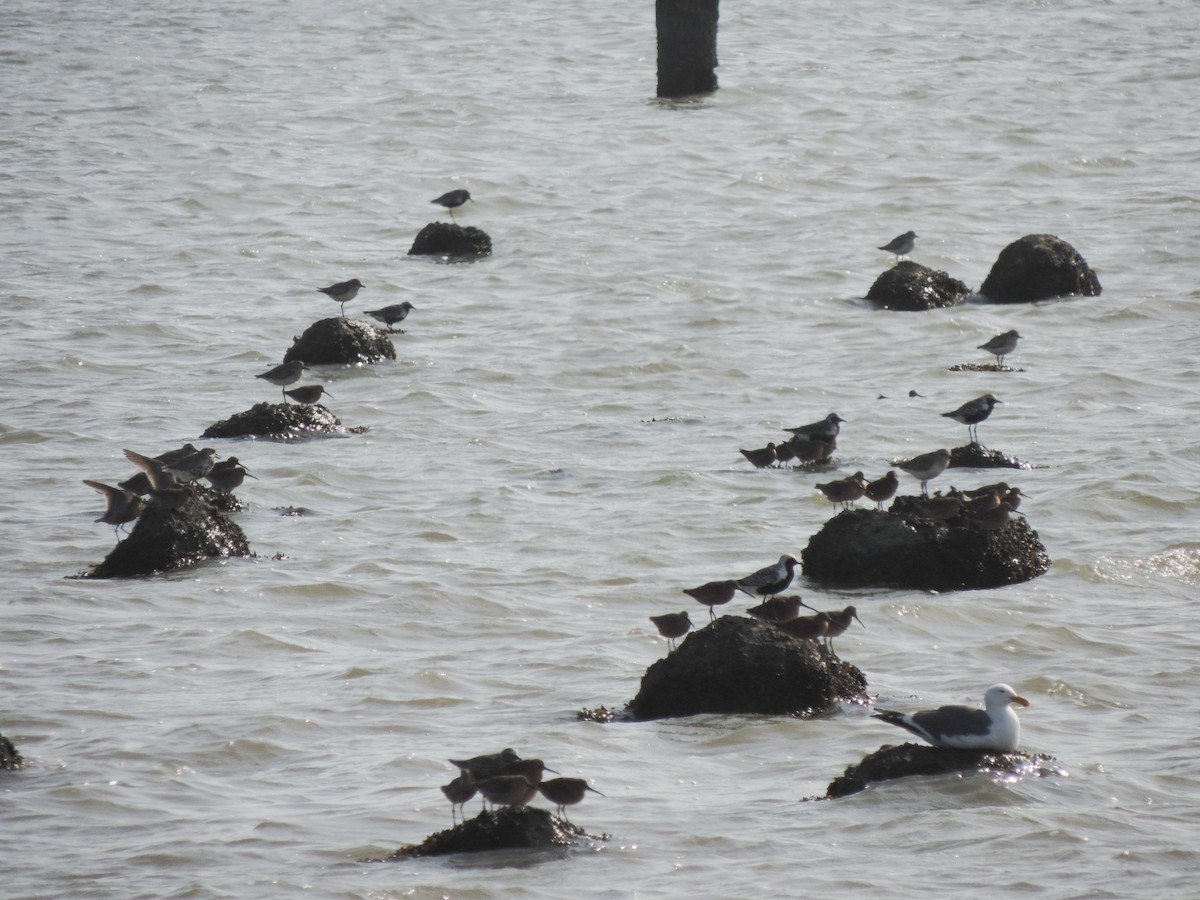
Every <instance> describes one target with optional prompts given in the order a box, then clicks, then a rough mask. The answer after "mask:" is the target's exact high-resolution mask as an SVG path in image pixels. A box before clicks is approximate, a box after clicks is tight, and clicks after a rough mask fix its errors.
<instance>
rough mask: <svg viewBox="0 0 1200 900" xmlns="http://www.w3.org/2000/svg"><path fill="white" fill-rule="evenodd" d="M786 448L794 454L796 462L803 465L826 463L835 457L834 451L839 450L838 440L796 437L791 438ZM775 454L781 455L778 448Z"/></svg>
mask: <svg viewBox="0 0 1200 900" xmlns="http://www.w3.org/2000/svg"><path fill="white" fill-rule="evenodd" d="M784 446H785V447H787V448H788V449H789V450H790V451H791V452H792V455H793V456H794V457H795V458H796V461H797V462H798V463H800V464H801V465H804V464H805V463H816V462H824V461H825V460H827V459H829V457H831V456H833V451H834V450H836V449H837V438H832V437H831V438H805V437H794V438H790V439H789V440H788V442H787V443H786V444H784ZM775 452H776V454H778V453H779V448H778V447H777V448H775Z"/></svg>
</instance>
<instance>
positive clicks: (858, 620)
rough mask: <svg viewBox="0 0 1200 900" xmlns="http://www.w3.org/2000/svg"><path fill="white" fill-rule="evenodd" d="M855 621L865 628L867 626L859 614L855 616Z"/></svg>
mask: <svg viewBox="0 0 1200 900" xmlns="http://www.w3.org/2000/svg"><path fill="white" fill-rule="evenodd" d="M854 621H855V622H857V623H858V624H859V625H862V627H863V628H866V627H867V626H866V625H863V620H862V619H860V618H859V617H858V616H855V617H854Z"/></svg>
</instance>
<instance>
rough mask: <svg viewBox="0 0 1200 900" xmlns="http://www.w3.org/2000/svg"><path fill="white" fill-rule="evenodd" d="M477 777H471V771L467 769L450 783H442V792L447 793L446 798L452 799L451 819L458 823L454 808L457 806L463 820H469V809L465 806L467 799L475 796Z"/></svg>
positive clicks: (452, 821)
mask: <svg viewBox="0 0 1200 900" xmlns="http://www.w3.org/2000/svg"><path fill="white" fill-rule="evenodd" d="M475 791H476V788H475V779H474V778H472V777H471V773H470V772H468V771H466V770H465V769H464V770H463V771H462V772H460V773H459V775H458V777H457V778H455V779H453V780H452V781H451V782H450V783H449V784H443V785H442V793H443V794H445V795H446V799H447V800H449V801H450V821H451V823H453V824H455V825H457V824H458V819H457V818H456V817H455V815H454V810H455V809H456V808H457V809H458V810H459V811H460V812H461V813H462V814H463V821H464V822H465V821H466V820H467V811H466V810H465V809H464V808H463V807H464V806H465V805H466V803H467V801H468V800H470V799H471V798H472V797H474V796H475Z"/></svg>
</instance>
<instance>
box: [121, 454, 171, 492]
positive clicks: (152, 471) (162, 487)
mask: <svg viewBox="0 0 1200 900" xmlns="http://www.w3.org/2000/svg"><path fill="white" fill-rule="evenodd" d="M123 452H124V454H125V458H126V459H127V460H129V461H130V462H131V463H133V464H134V465H135V466H137V467H138V468H139V469H141V470H142V472H143V473H144V474H145V476H146V478H148V479H149V481H150V493H154V492H155V491H167V490H171V489H173V488H177V487H179V481H178V480H177V479H176V478H175V476H174V475H172V474H171V473H170V472H168V471H167V466H166V464H165V463H163V462H160V461H159V460H157V459H151V458H150V457H148V456H143V455H142V454H140V453H137V452H135V451H133V450H125V451H123Z"/></svg>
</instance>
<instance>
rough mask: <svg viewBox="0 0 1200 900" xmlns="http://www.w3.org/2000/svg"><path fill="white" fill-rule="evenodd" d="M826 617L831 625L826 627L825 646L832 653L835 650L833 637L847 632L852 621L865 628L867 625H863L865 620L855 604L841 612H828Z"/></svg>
mask: <svg viewBox="0 0 1200 900" xmlns="http://www.w3.org/2000/svg"><path fill="white" fill-rule="evenodd" d="M825 618H826V619H827V620H828V622H829V627H828V628H826V629H825V646H827V647H828V648H829V652H830V653H832V652H833V639H834V638H835V637H841V636H842V635H843V634H845V633H846V629H847V628H849V627H850V623H851V622H852V621H853V622H857V623H858V624H859V625H862V627H863V628H866V627H867V626H866V625H863V620H862V619H860V618H859V617H858V610H857V609H855V608H854V607H853V606H847V607H846V608H845V609H843V610H841V611H840V612H826V613H825Z"/></svg>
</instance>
